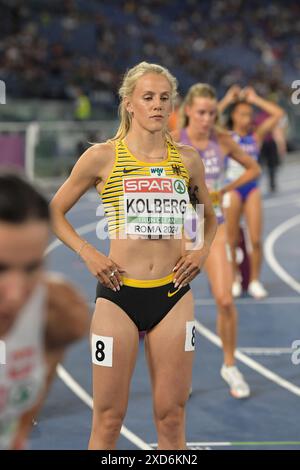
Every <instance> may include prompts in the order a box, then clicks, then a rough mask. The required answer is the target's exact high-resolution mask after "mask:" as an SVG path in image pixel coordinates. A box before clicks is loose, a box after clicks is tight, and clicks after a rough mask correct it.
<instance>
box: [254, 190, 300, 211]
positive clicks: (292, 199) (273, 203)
mask: <svg viewBox="0 0 300 470" xmlns="http://www.w3.org/2000/svg"><path fill="white" fill-rule="evenodd" d="M299 200H300V198H299V193H296V194H293V195H289V196H285V197H282V198H281V197H280V198H279V197H278V198H277V197H276V198H274V199H267V200H263V208H264V209H271V208H273V207H280V206H285V205H286V204H295V203H296V204H297V203H298V202H299Z"/></svg>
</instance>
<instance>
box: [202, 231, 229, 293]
mask: <svg viewBox="0 0 300 470" xmlns="http://www.w3.org/2000/svg"><path fill="white" fill-rule="evenodd" d="M226 240H227V237H226V229H225V226H224V224H221V225H219V226H218V229H217V233H216V236H215V238H214V240H213V242H212V245H211V248H210V252H209V255H208V258H207V260H206V262H205V265H204V268H205V270H206V273H207V276H208V279H209V283H210V286H211V289H212V292H213V295H214V297H216V296H217V297H221V296H224V295H227V294H228V293H229V292H231V286H232V279H233V273H232V264H231V263H230V261H229V259H228V256H230V255H229V253H228V246H227V241H226Z"/></svg>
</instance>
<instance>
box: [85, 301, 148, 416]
mask: <svg viewBox="0 0 300 470" xmlns="http://www.w3.org/2000/svg"><path fill="white" fill-rule="evenodd" d="M90 339H91V350H92V351H91V352H92V361H93V394H94V409H95V410H96V409H99V410H101V409H102V410H103V409H107V408H110V407H111V406H112V404H114V406H120V408H123V407H124V406H126V403H127V398H128V389H129V383H130V378H131V375H132V372H133V369H134V365H135V361H136V356H137V351H138V344H139V335H138V330H137V327H136V325H135V324H134V323H133V322H132V320H131V319H130V318H129V317H128V315H127V314H126V313H125V312H124V311H123V310H122V309H121V308H120V307H118V306H117V305H116V304H114V303H113V302H110V301H109V300H106V299H103V298H99V299H98V300H97V303H96V308H95V312H94V315H93V319H92V324H91V338H90Z"/></svg>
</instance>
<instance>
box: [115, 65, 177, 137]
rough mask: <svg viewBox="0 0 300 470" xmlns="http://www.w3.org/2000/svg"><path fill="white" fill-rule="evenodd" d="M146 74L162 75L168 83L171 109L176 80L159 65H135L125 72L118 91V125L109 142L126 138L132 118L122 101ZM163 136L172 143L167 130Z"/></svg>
mask: <svg viewBox="0 0 300 470" xmlns="http://www.w3.org/2000/svg"><path fill="white" fill-rule="evenodd" d="M147 73H156V74H158V75H163V76H164V77H165V78H166V79H167V80H168V82H169V83H170V85H171V103H172V107H173V105H174V102H175V99H176V97H177V80H176V78H175V77H174V76H173V75H172V74H171V73H170V72H169V70H168V69H166V68H165V67H162V66H161V65H158V64H149V63H148V62H140V63H139V64H137V65H135V66H134V67H132V68H131V69H129V70H127V72H126V73H125V75H124V78H123V81H122V84H121V87H120V89H119V97H120V104H119V116H120V125H119V128H118V130H117V133H116V135H115V136H114V137H113V138H112V139H110V140H111V141H113V140H121V139H124V137H126V135H127V134H128V132H129V130H130V128H131V123H132V117H131V114H130V113H129V112H128V111H127V109H126V107H125V103H124V99H125V98H126V97H129V96H131V95H132V93H133V91H134V89H135V86H136V83H137V81H138V79H139V78H141V77H142V76H143V75H145V74H147ZM165 136H166V139H167V140H170V141H171V142H172V141H173V139H172V137H171V135H170V134H169V132H168V130H167V128H166V129H165Z"/></svg>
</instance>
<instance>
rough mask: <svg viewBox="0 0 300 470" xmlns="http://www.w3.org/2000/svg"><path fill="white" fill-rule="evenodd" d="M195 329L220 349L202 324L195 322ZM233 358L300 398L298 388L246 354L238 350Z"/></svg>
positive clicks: (220, 345) (215, 338)
mask: <svg viewBox="0 0 300 470" xmlns="http://www.w3.org/2000/svg"><path fill="white" fill-rule="evenodd" d="M195 327H196V330H197V331H198V333H200V334H201V335H202V336H204V337H205V338H207V339H208V340H209V341H210V342H211V343H213V344H215V345H216V346H217V347H218V348H222V343H221V340H220V338H219V337H218V336H217V335H216V334H215V333H213V332H212V331H211V330H209V329H208V328H206V326H204V325H202V323H200V322H199V321H198V320H195ZM235 357H236V358H237V359H238V360H239V361H240V362H243V363H244V364H246V365H247V366H248V367H250V368H251V369H253V370H255V371H256V372H258V373H259V374H261V375H263V376H264V377H265V378H266V379H268V380H270V381H271V382H274V383H276V384H277V385H279V386H280V387H282V388H285V389H286V390H288V391H289V392H291V393H294V394H295V395H297V396H298V397H300V387H297V386H296V385H294V384H293V383H291V382H289V381H288V380H285V379H284V378H283V377H281V376H280V375H278V374H275V373H274V372H272V371H271V370H270V369H268V368H267V367H264V366H262V365H261V364H259V363H258V362H257V361H254V360H253V359H251V358H250V357H248V356H246V354H244V353H243V352H241V351H240V350H239V349H237V350H236V352H235Z"/></svg>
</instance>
